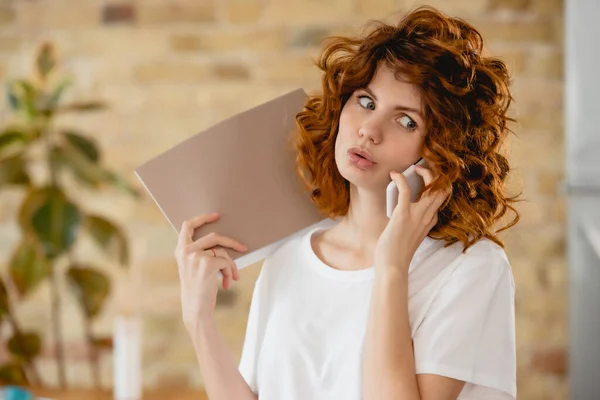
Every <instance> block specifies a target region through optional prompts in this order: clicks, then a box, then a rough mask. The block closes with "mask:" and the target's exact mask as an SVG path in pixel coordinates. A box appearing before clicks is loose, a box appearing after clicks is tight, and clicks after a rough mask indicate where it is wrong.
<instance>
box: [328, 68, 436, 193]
mask: <svg viewBox="0 0 600 400" xmlns="http://www.w3.org/2000/svg"><path fill="white" fill-rule="evenodd" d="M424 126H425V121H424V120H423V117H422V111H421V95H420V93H419V90H418V88H417V86H415V85H413V84H410V83H406V82H402V81H399V80H398V79H396V77H395V76H394V73H393V71H392V70H390V69H389V68H388V67H386V66H385V65H383V64H381V65H380V66H379V68H378V69H377V72H376V73H375V76H374V77H373V79H372V80H371V82H370V83H369V85H368V86H367V87H366V88H365V89H359V90H357V91H355V92H354V93H353V94H352V96H351V97H350V98H349V99H348V101H347V102H346V104H345V105H344V108H343V109H342V112H341V115H340V124H339V130H338V135H337V138H336V143H335V159H336V165H337V167H338V170H339V171H340V174H341V175H342V176H343V177H344V178H345V179H346V180H348V181H350V182H351V183H353V184H354V185H356V186H359V187H363V188H370V189H373V190H382V189H383V190H385V187H386V186H387V184H388V183H389V182H390V181H391V178H390V171H392V170H394V171H398V172H402V171H404V170H405V169H406V168H408V167H409V166H410V165H411V164H413V163H415V162H416V161H418V160H419V150H420V148H421V146H422V143H423V138H424V135H425V132H424ZM355 147H359V148H360V147H362V148H363V149H365V150H367V151H368V152H369V153H370V155H371V156H372V160H373V162H374V163H373V164H371V165H364V164H365V161H364V160H363V161H359V162H358V163H355V162H353V161H352V160H353V159H354V160H356V157H355V156H351V155H349V152H350V149H352V148H355Z"/></svg>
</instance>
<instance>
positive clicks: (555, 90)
mask: <svg viewBox="0 0 600 400" xmlns="http://www.w3.org/2000/svg"><path fill="white" fill-rule="evenodd" d="M511 92H512V94H513V97H514V98H515V104H514V105H515V106H516V107H517V108H518V111H519V115H523V114H524V113H530V112H531V113H536V114H551V113H562V112H563V107H564V83H563V82H561V81H559V80H549V79H544V78H539V77H522V76H521V77H515V78H514V81H513V85H512V87H511Z"/></svg>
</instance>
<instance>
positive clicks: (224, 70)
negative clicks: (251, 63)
mask: <svg viewBox="0 0 600 400" xmlns="http://www.w3.org/2000/svg"><path fill="white" fill-rule="evenodd" d="M213 74H214V76H215V77H216V78H218V79H221V80H236V81H237V80H241V81H247V80H249V79H250V78H251V72H250V70H249V68H248V66H246V65H243V64H235V63H230V64H223V63H219V64H216V65H214V66H213Z"/></svg>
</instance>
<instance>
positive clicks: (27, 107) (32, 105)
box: [9, 79, 39, 120]
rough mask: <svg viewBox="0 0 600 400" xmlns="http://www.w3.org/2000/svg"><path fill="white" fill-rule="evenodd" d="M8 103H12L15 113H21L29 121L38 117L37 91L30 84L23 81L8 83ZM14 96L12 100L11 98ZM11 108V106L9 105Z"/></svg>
mask: <svg viewBox="0 0 600 400" xmlns="http://www.w3.org/2000/svg"><path fill="white" fill-rule="evenodd" d="M9 85H10V86H11V88H10V89H9V101H10V102H12V103H14V105H15V106H16V107H15V111H22V112H23V113H25V115H26V116H27V117H28V118H29V119H30V120H32V119H34V118H35V117H37V115H38V110H37V107H36V103H37V100H38V96H39V93H38V90H37V89H36V88H35V87H34V86H33V84H31V83H30V82H28V81H26V80H24V79H18V80H16V81H13V82H11V83H9ZM12 96H14V99H11V97H12ZM11 106H12V104H11Z"/></svg>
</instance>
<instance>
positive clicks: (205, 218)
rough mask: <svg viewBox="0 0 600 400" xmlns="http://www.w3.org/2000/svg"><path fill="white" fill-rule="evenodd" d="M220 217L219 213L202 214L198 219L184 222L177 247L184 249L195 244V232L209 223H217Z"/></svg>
mask: <svg viewBox="0 0 600 400" xmlns="http://www.w3.org/2000/svg"><path fill="white" fill-rule="evenodd" d="M219 216H220V215H219V213H210V214H201V215H198V216H197V217H194V218H191V219H188V220H185V221H183V223H182V224H181V229H180V230H179V240H178V242H177V245H178V246H179V247H184V246H185V245H187V244H189V243H193V241H194V240H193V238H192V236H193V235H194V231H195V230H196V229H197V228H199V227H201V226H202V225H205V224H207V223H208V222H214V221H216V220H217V219H218V218H219Z"/></svg>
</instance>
